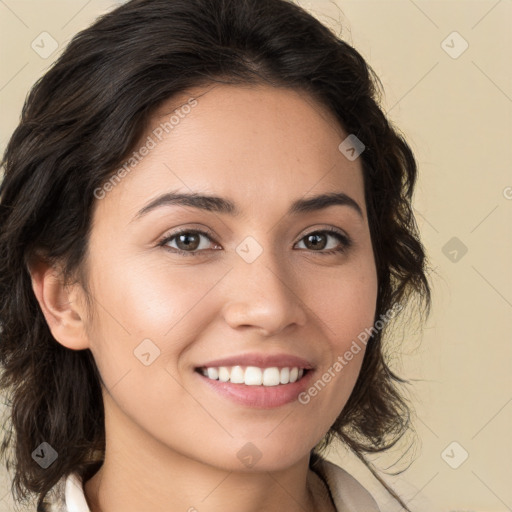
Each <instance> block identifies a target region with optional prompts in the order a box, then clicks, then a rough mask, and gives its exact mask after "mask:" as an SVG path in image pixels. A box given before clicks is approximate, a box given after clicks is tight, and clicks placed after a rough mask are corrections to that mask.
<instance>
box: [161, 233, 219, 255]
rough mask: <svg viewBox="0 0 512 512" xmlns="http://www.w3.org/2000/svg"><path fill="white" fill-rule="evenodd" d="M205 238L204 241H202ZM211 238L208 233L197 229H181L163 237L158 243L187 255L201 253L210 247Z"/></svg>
mask: <svg viewBox="0 0 512 512" xmlns="http://www.w3.org/2000/svg"><path fill="white" fill-rule="evenodd" d="M204 240H205V241H204ZM171 243H172V244H173V245H171ZM212 243H213V238H212V235H211V234H210V233H207V232H205V231H198V230H192V229H187V230H182V231H178V232H177V233H172V234H171V235H169V236H167V237H165V238H164V239H163V240H162V241H161V242H160V243H159V244H158V245H160V246H162V247H164V248H165V249H168V250H169V251H171V252H177V253H179V254H184V255H187V256H195V255H197V254H201V253H202V252H204V251H205V250H206V249H210V248H211V247H210V246H211V244H212Z"/></svg>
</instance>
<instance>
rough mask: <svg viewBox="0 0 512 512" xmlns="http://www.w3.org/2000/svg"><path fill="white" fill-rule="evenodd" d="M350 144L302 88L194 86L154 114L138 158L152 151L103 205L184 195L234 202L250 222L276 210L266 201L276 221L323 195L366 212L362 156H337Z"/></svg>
mask: <svg viewBox="0 0 512 512" xmlns="http://www.w3.org/2000/svg"><path fill="white" fill-rule="evenodd" d="M192 98H193V100H192V101H191V99H192ZM346 137H347V133H345V132H344V130H343V128H342V127H341V125H340V124H339V122H338V121H337V120H336V118H335V117H334V116H333V114H332V113H331V112H330V111H329V110H328V109H326V108H325V107H324V106H322V105H320V104H319V103H317V102H316V101H315V100H314V99H313V98H312V97H311V96H310V95H308V94H307V93H305V92H302V91H297V90H292V89H285V88H274V87H271V86H262V85H258V86H254V85H251V86H247V85H244V86H240V85H236V86H234V85H225V84H221V85H219V84H215V85H212V86H208V87H204V88H197V89H190V90H189V91H187V92H186V93H184V94H181V95H180V96H177V97H175V98H172V99H170V100H168V101H166V102H165V103H164V104H162V105H161V106H160V108H159V109H158V110H157V111H156V112H155V114H154V115H153V117H152V119H151V121H150V123H149V125H148V128H147V130H146V131H145V133H144V135H143V137H141V139H140V141H139V144H138V146H137V147H136V148H135V152H139V153H141V151H140V149H141V148H143V147H144V146H147V147H151V148H150V150H149V151H145V152H144V153H145V156H143V157H142V158H140V160H139V161H138V162H137V163H136V164H135V165H133V166H132V167H131V168H130V172H128V173H125V176H124V177H123V179H122V180H121V181H120V182H119V184H116V186H115V187H114V189H113V190H112V191H109V192H108V194H107V197H106V198H105V200H102V201H101V203H102V204H101V205H100V207H101V208H107V207H111V208H113V209H115V211H117V212H121V211H122V212H123V214H126V215H130V216H133V215H135V214H136V212H137V211H138V210H139V209H140V207H142V206H143V205H144V204H145V203H146V202H147V201H149V200H151V199H152V198H154V197H156V196H157V195H160V194H162V193H164V192H166V191H170V190H173V191H176V190H182V191H183V192H191V191H193V192H201V193H206V192H208V193H210V194H215V195H217V196H222V197H226V198H231V199H233V201H234V202H236V204H237V206H238V207H239V209H241V210H242V213H243V214H244V215H246V214H249V213H250V212H251V211H252V212H253V213H255V212H257V211H258V210H259V211H270V209H269V208H270V203H272V207H274V206H275V207H276V208H275V212H276V213H277V214H278V213H279V211H280V209H281V210H282V209H288V206H289V205H290V204H291V202H293V201H294V200H296V199H298V198H299V197H304V196H306V197H307V195H308V194H310V195H313V194H320V193H325V192H343V193H347V194H349V195H350V196H351V197H353V198H354V199H355V200H356V201H357V202H358V203H359V204H360V205H361V208H363V209H364V191H363V179H362V169H361V165H360V162H359V159H357V160H355V161H350V160H348V159H347V158H345V156H344V155H343V154H342V153H341V152H340V151H339V149H338V146H339V144H340V143H341V142H342V141H343V140H344V139H345V138H346ZM138 150H139V151H138Z"/></svg>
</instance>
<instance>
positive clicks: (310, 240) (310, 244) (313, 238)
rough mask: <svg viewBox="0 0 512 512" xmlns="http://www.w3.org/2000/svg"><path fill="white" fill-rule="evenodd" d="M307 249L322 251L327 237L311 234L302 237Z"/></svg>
mask: <svg viewBox="0 0 512 512" xmlns="http://www.w3.org/2000/svg"><path fill="white" fill-rule="evenodd" d="M304 239H305V240H306V243H305V245H306V247H307V248H308V249H324V248H325V246H326V244H327V237H326V236H325V235H323V234H320V233H312V234H310V235H307V236H305V237H304Z"/></svg>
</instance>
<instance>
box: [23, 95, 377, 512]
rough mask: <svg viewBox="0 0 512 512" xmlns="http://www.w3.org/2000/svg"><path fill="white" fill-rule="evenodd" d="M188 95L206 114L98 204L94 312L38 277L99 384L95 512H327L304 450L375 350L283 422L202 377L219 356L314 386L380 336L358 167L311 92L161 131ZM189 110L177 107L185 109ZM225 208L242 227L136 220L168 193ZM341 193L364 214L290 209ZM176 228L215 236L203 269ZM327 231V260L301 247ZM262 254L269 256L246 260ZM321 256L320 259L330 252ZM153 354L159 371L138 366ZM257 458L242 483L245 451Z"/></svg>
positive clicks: (160, 212)
mask: <svg viewBox="0 0 512 512" xmlns="http://www.w3.org/2000/svg"><path fill="white" fill-rule="evenodd" d="M191 96H194V97H196V98H197V101H198V104H197V106H195V107H194V108H193V109H192V111H191V112H190V113H189V114H188V115H187V116H186V117H185V118H184V119H181V120H180V123H179V124H178V125H177V126H175V127H174V129H173V130H172V131H171V132H170V133H169V134H168V135H167V136H166V137H165V138H164V139H163V140H162V141H161V142H159V144H158V145H157V146H156V147H155V148H154V149H152V150H151V152H150V153H149V154H148V155H147V156H146V157H144V159H143V160H142V161H141V162H140V163H139V164H138V165H137V166H136V167H135V168H134V169H133V170H132V171H131V172H130V173H129V174H127V175H126V176H125V177H124V178H123V179H122V181H121V182H120V183H119V184H118V185H117V186H115V187H114V188H113V189H112V190H111V191H110V192H108V194H106V197H105V198H103V199H101V200H97V202H96V205H95V211H94V218H93V228H92V232H91V238H90V245H89V252H88V254H87V260H86V271H87V278H88V283H89V287H90V290H91V293H92V303H93V310H92V311H88V309H87V306H86V302H85V299H84V293H83V290H82V288H81V287H80V285H78V284H75V285H72V286H66V285H65V284H64V283H62V282H61V280H60V278H59V277H58V275H57V274H56V271H55V269H52V268H50V267H48V266H45V264H44V263H42V262H39V263H38V264H37V265H34V266H33V267H32V269H31V274H32V280H33V288H34V292H35V294H36V296H37V298H38V300H39V303H40V304H41V308H42V310H43V312H44V314H45V317H46V319H47V322H48V325H49V326H50V329H51V331H52V333H53V335H54V337H55V339H56V340H57V341H58V342H59V343H61V344H62V345H64V346H66V347H68V348H69V349H72V350H82V349H90V350H91V351H92V353H93V355H94V358H95V361H96V363H97V365H98V368H99V371H100V374H101V377H102V380H103V387H104V391H103V396H104V404H105V422H106V439H107V445H106V455H105V462H104V464H103V466H102V467H101V469H100V470H99V471H98V472H97V473H96V474H95V475H94V476H93V477H92V478H91V479H90V480H88V481H87V482H86V483H85V495H86V498H87V501H88V503H89V506H90V508H91V510H92V512H100V511H101V512H115V511H119V510H123V511H126V512H131V511H140V510H152V511H154V512H160V511H161V512H163V511H166V512H168V511H169V510H173V511H181V510H182V511H187V510H189V511H193V510H198V511H201V512H203V511H208V512H217V511H219V512H220V511H221V510H222V511H225V510H229V509H232V507H233V504H236V509H237V510H238V511H240V512H253V511H254V512H256V511H259V510H267V511H277V510H279V511H280V512H286V511H290V512H291V511H296V510H299V509H301V510H306V511H312V510H326V511H327V510H333V508H332V504H330V503H329V502H327V501H325V500H323V499H321V498H320V495H319V490H320V489H321V484H320V482H319V480H318V478H317V477H316V476H315V475H314V474H313V473H312V472H311V470H309V469H308V462H309V453H310V450H311V449H312V448H313V447H314V446H315V445H316V444H317V443H318V442H319V441H320V440H321V439H322V437H323V436H324V434H325V433H326V432H327V431H328V429H329V427H330V426H331V425H332V423H333V422H334V420H335V419H336V417H337V416H338V415H339V414H340V412H341V410H342V409H343V407H344V405H345V404H346V402H347V400H348V398H349V396H350V393H351V391H352V389H353V386H354V384H355V381H356V379H357V376H358V373H359V370H360V367H361V363H362V358H363V355H364V349H363V350H361V351H360V352H359V353H358V354H357V355H354V358H353V359H352V360H351V361H350V363H349V364H347V365H346V366H345V367H344V368H343V370H342V371H340V372H337V373H336V377H335V378H334V379H332V380H331V382H329V384H328V385H326V386H325V388H324V389H322V391H321V392H319V393H318V395H317V396H316V397H314V398H312V399H311V401H310V402H309V403H308V404H306V405H304V404H301V403H299V402H298V401H296V400H295V401H293V402H291V403H288V404H286V405H284V406H280V407H276V408H272V409H261V408H260V409H257V408H252V407H249V406H243V405H240V404H235V403H233V402H232V401H230V400H228V399H226V398H225V397H222V396H220V395H218V394H217V393H216V392H214V391H212V390H210V389H209V387H208V386H206V385H205V384H204V382H203V381H202V380H201V378H200V377H198V374H197V373H196V372H195V371H194V368H195V367H196V366H197V365H199V364H200V363H204V362H207V361H210V360H213V359H217V358H220V357H226V356H231V355H234V354H243V353H248V352H253V353H254V352H258V353H266V354H276V353H287V354H293V355H297V356H300V357H303V358H305V359H307V360H308V361H310V362H311V363H312V364H313V366H314V368H315V369H314V371H315V373H316V375H315V378H314V379H313V382H314V381H316V380H317V379H318V378H320V376H321V375H322V374H323V373H324V372H325V371H326V370H327V369H328V368H330V367H332V365H333V363H334V362H335V361H336V359H337V358H338V356H340V355H342V354H344V353H345V352H346V351H347V350H348V349H349V348H350V345H351V343H352V341H353V340H354V339H356V337H357V335H358V334H359V333H360V332H362V331H363V330H364V329H365V328H369V327H371V326H372V324H373V321H374V315H375V308H376V299H377V274H376V268H375V261H374V255H373V250H372V245H371V238H370V233H369V228H368V221H367V212H366V204H365V200H364V187H363V175H362V169H361V163H360V160H359V159H356V160H355V161H350V160H348V159H347V158H345V156H344V155H343V154H342V153H341V152H340V151H339V150H338V145H339V144H340V143H341V142H342V141H343V140H344V139H345V138H346V137H347V135H348V134H347V133H345V132H344V131H343V130H342V128H341V127H340V126H339V124H338V123H337V122H336V120H335V119H334V117H333V116H332V115H331V113H330V112H328V111H327V110H326V109H325V108H324V107H322V106H320V105H319V104H317V103H316V102H315V101H314V100H313V99H312V98H311V97H309V96H308V95H306V94H305V93H303V92H298V91H293V90H289V89H277V88H272V87H270V86H240V85H237V86H230V85H215V86H210V87H207V88H203V89H200V90H199V89H197V90H191V91H189V94H187V95H186V96H183V97H182V98H174V99H173V100H172V101H168V102H167V103H166V104H165V105H163V106H162V108H161V109H160V111H159V112H158V113H157V115H156V116H155V117H154V119H153V121H152V125H151V126H150V127H149V130H148V132H147V133H146V134H145V135H144V137H142V139H141V141H144V140H146V137H147V136H148V134H150V133H151V130H152V129H154V127H156V126H158V125H159V123H161V122H162V120H163V119H168V117H169V112H171V111H172V110H173V109H174V108H176V106H177V105H180V104H181V103H183V102H184V101H186V99H187V98H189V97H191ZM177 100H183V101H181V102H180V101H177ZM170 191H180V192H191V191H195V192H198V193H205V194H211V195H216V196H221V197H223V198H226V199H230V200H232V201H233V202H235V203H236V205H237V206H238V208H239V209H240V210H241V212H242V213H241V215H240V216H238V217H233V216H230V215H228V214H226V213H214V212H207V211H201V210H199V209H195V208H191V207H183V206H178V205H167V206H162V207H159V208H157V209H154V210H152V211H151V212H148V213H147V214H146V215H143V216H142V217H140V218H138V219H136V220H133V219H134V217H135V216H136V214H137V212H139V210H140V209H141V208H143V207H144V206H145V205H146V204H147V203H148V202H150V201H151V200H152V199H154V198H155V197H157V196H159V195H160V194H162V193H164V192H170ZM330 192H343V193H345V194H347V195H348V196H350V197H351V198H352V199H353V200H354V201H356V202H357V203H358V204H359V206H360V208H361V210H362V216H360V215H359V214H358V213H357V212H356V211H355V209H353V208H350V207H348V206H346V205H333V206H329V207H328V208H324V209H319V210H317V211H314V212H308V213H302V214H300V213H299V214H293V215H287V214H286V212H287V210H288V208H289V206H290V205H291V203H292V202H293V201H294V200H296V199H300V198H308V197H312V196H313V195H317V194H322V193H330ZM177 228H190V229H205V228H206V229H209V230H210V231H211V232H212V233H213V234H214V238H213V239H209V238H208V237H205V236H203V235H202V236H201V237H200V240H201V246H200V248H199V249H196V252H198V251H201V250H202V251H203V252H201V253H200V254H199V255H196V256H191V255H181V254H177V253H176V252H174V253H173V252H172V248H174V249H176V248H177V247H180V248H182V249H183V245H182V244H178V241H177V239H176V238H175V239H174V241H170V242H168V244H167V247H168V249H169V248H170V250H166V248H165V247H163V246H159V245H158V243H159V241H161V240H162V239H163V238H164V237H165V236H166V235H170V234H172V232H175V231H176V230H177ZM329 228H335V229H338V230H340V231H341V232H342V233H344V234H346V235H347V236H348V237H349V238H350V239H351V240H352V245H351V246H350V247H349V248H348V249H346V250H345V251H344V252H339V253H335V254H323V253H325V251H326V250H330V249H331V248H337V247H342V243H341V242H339V241H338V239H336V238H335V237H334V236H332V235H330V234H327V233H325V232H323V233H324V236H325V237H326V238H325V239H322V240H320V246H319V248H316V249H315V248H311V246H307V245H306V243H307V239H305V236H306V235H308V234H310V233H313V232H318V231H322V229H329ZM247 236H251V237H253V238H254V239H255V240H256V241H257V242H258V244H259V245H260V247H261V248H262V251H263V252H262V253H261V254H260V256H259V257H258V258H257V259H256V260H255V261H254V262H252V263H248V262H247V261H245V260H244V259H243V258H242V257H240V256H239V254H238V253H237V252H236V248H237V246H238V245H239V244H240V243H241V242H242V241H243V240H244V239H245V238H246V237H247ZM322 243H323V244H325V245H322ZM144 339H150V340H151V341H152V342H153V343H154V344H155V345H156V346H158V348H159V350H160V355H159V357H157V358H156V359H155V360H154V361H153V362H152V363H151V364H150V365H148V366H145V365H144V364H142V363H141V361H140V360H139V359H138V358H137V357H135V356H134V350H135V349H136V348H137V347H138V346H139V345H140V343H141V342H142V340H144ZM248 442H251V443H252V444H254V445H255V446H256V447H257V449H258V450H259V452H261V459H260V460H258V462H257V463H256V464H255V465H254V466H253V467H252V468H248V467H246V466H244V464H242V463H241V461H240V459H239V458H238V457H237V452H238V451H239V450H240V449H241V448H242V447H243V446H244V445H246V443H248Z"/></svg>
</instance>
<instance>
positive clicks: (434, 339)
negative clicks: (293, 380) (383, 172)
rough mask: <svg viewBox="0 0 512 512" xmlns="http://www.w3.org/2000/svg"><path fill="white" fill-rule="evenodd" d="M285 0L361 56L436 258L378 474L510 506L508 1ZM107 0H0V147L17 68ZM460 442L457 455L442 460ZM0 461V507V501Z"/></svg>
mask: <svg viewBox="0 0 512 512" xmlns="http://www.w3.org/2000/svg"><path fill="white" fill-rule="evenodd" d="M118 3H119V2H118ZM300 3H301V4H302V5H304V6H305V7H308V8H310V9H311V10H312V11H314V12H315V13H316V14H317V15H318V16H319V17H320V18H321V19H322V20H323V21H325V22H326V23H328V24H330V25H331V26H333V27H334V28H335V29H336V31H338V32H339V31H340V26H341V27H342V28H341V30H342V37H343V38H345V39H346V40H347V41H348V42H349V43H351V44H353V45H354V46H355V47H356V48H357V49H358V50H359V51H360V52H361V53H362V54H363V56H364V57H365V58H366V59H367V60H368V61H369V62H370V64H371V65H372V66H373V68H374V69H375V70H376V72H377V74H378V75H379V76H380V78H381V80H382V82H383V84H384V87H385V93H386V96H385V98H384V100H383V105H384V108H385V110H386V111H387V112H388V115H389V116H390V118H391V120H392V121H393V122H394V123H395V124H396V125H397V126H399V127H400V129H401V130H402V131H403V132H404V133H405V134H406V136H407V138H408V141H409V142H410V144H411V145H412V147H413V150H414V151H415V152H416V156H417V159H418V162H419V168H420V181H419V184H418V187H417V192H416V198H415V209H416V213H417V219H418V224H419V226H420V229H421V233H422V236H423V240H424V243H425V245H426V247H427V250H428V255H429V258H430V261H431V265H432V266H433V267H434V268H435V270H436V273H435V275H433V276H432V279H433V289H434V290H433V291H434V297H433V299H434V305H433V310H432V315H431V317H430V319H429V321H428V322H427V324H426V326H425V330H424V332H423V335H422V336H421V335H420V334H418V333H416V332H415V331H414V330H411V331H410V332H409V333H408V334H406V335H405V336H404V347H405V354H404V356H403V357H402V372H403V374H405V375H406V376H408V377H410V378H414V379H417V380H416V381H415V383H414V386H413V398H414V403H415V407H416V412H417V419H416V428H417V432H418V435H419V439H420V441H421V444H420V445H419V446H418V448H417V450H416V453H415V454H414V458H413V459H412V464H411V466H410V468H409V469H408V470H407V471H406V472H405V473H404V474H402V475H401V476H400V477H399V478H396V479H394V478H392V477H385V478H386V480H387V481H389V482H391V483H393V484H394V485H395V487H396V488H397V489H398V490H399V491H400V493H401V494H402V495H403V496H405V497H406V499H407V500H409V505H410V507H411V508H412V510H413V511H417V512H420V511H429V512H431V511H436V510H442V511H482V512H483V511H486V512H491V511H492V512H498V511H500V512H501V511H509V510H512V486H511V485H510V484H511V480H512V478H511V477H512V464H511V462H510V461H511V459H512V443H511V441H510V431H511V428H510V427H511V420H512V385H511V384H512V383H511V377H510V373H511V372H510V367H511V362H512V343H511V341H512V339H511V335H510V325H511V320H512V275H511V273H510V262H511V261H512V229H511V228H512V172H511V160H512V159H511V155H512V70H511V65H510V63H511V62H512V41H511V38H512V35H511V34H512V30H511V29H512V1H511V0H479V1H467V0H453V1H452V0H444V1H431V0H416V1H413V0H394V1H392V0H380V1H366V0H339V1H338V3H337V4H338V5H336V4H335V3H334V2H329V1H323V0H317V1H314V0H313V1H311V2H307V1H303V2H300ZM114 5H115V2H113V1H104V0H89V1H87V0H81V1H74V0H65V1H62V0H61V1H48V0H33V1H19V0H0V105H1V113H2V115H1V120H0V150H1V151H3V149H4V148H5V144H6V141H7V140H8V138H9V135H10V133H11V132H12V130H13V128H14V127H15V126H16V123H17V120H18V116H19V113H20V110H21V106H22V103H23V100H24V97H25V95H26V93H27V92H28V90H29V88H30V86H31V85H32V84H33V82H34V81H35V80H36V79H37V78H38V77H39V76H40V75H41V74H42V73H43V72H44V70H45V69H46V68H47V67H48V65H49V64H50V63H51V61H52V60H53V59H54V58H55V57H56V56H57V55H58V54H59V52H60V50H61V49H62V48H63V47H64V46H65V44H66V43H67V42H68V41H69V40H70V38H71V37H72V36H73V35H74V34H75V33H76V32H77V31H78V30H80V29H81V28H84V27H85V26H86V25H87V24H89V23H90V22H91V21H92V20H93V19H94V18H95V17H96V16H97V15H99V14H100V13H102V12H105V11H106V10H108V9H110V8H111V7H112V6H114ZM43 31H46V32H48V33H49V34H51V36H52V37H53V38H54V39H55V40H56V41H57V42H58V45H59V48H58V49H57V50H56V51H55V52H54V53H53V54H52V55H50V56H49V57H48V58H46V59H45V58H42V57H41V56H39V55H38V54H37V53H36V52H35V51H34V50H33V49H32V48H31V43H32V41H33V40H34V39H36V38H37V37H38V36H39V34H41V33H42V32H43ZM453 32H457V34H453ZM443 41H445V42H444V43H443ZM466 44H467V45H468V47H467V49H466V50H465V51H463V52H462V50H464V48H465V46H466ZM46 48H48V46H46ZM450 54H451V55H450ZM464 247H465V248H467V252H466V253H465V254H463V249H464ZM452 442H456V443H457V444H456V445H452V444H451V443H452ZM464 452H467V453H468V454H469V456H468V458H467V460H466V461H465V462H464V463H462V464H461V465H460V466H459V467H458V468H457V469H453V468H452V467H450V465H449V464H448V462H449V463H450V464H451V465H452V466H456V465H457V464H458V463H460V461H461V460H462V456H463V454H464ZM394 455H395V456H396V455H397V454H396V453H395V454H394ZM331 458H332V459H333V460H335V461H336V462H338V463H339V464H340V465H342V466H344V467H346V468H348V469H349V470H350V471H352V472H353V473H354V474H355V475H356V476H357V477H358V478H359V479H360V480H361V481H362V482H363V483H364V485H365V486H366V487H367V488H369V489H370V490H371V491H372V492H373V493H374V495H375V496H376V497H377V499H378V501H379V502H380V503H381V504H382V509H383V510H386V511H391V512H395V511H396V512H398V510H400V508H401V507H399V506H398V505H396V504H393V502H392V501H391V500H389V499H388V498H387V497H386V495H385V493H383V491H382V490H381V489H380V487H379V484H378V483H377V482H376V481H375V480H374V479H373V478H372V477H371V475H370V474H369V473H368V471H367V470H365V469H364V468H363V467H362V466H361V464H359V463H358V462H356V461H355V460H354V459H353V457H350V456H349V455H348V454H346V453H344V451H343V450H342V449H341V448H340V449H339V450H338V451H337V452H335V451H333V452H332V454H331ZM392 460H393V458H392V457H391V458H390V457H382V458H380V459H379V458H377V459H376V463H377V464H378V465H379V464H380V466H381V467H382V468H385V467H386V466H387V465H389V463H390V461H392ZM409 461H411V460H409ZM0 473H1V475H2V479H3V485H1V486H0V511H10V510H13V505H12V502H11V501H10V495H9V490H8V484H7V475H5V469H4V468H2V469H0ZM1 483H2V482H0V484H1Z"/></svg>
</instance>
